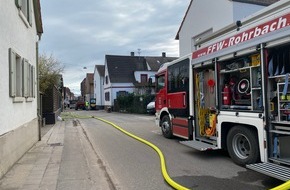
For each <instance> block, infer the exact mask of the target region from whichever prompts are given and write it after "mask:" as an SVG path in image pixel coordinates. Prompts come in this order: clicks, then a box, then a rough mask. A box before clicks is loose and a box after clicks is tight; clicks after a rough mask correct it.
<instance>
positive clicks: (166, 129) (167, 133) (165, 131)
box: [161, 115, 173, 139]
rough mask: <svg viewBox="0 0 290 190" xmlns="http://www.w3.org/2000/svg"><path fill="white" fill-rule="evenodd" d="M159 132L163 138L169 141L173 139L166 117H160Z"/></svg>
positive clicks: (167, 117)
mask: <svg viewBox="0 0 290 190" xmlns="http://www.w3.org/2000/svg"><path fill="white" fill-rule="evenodd" d="M161 130H162V134H163V136H164V137H166V138H168V139H171V138H172V137H173V134H172V127H171V122H170V118H169V116H168V115H165V116H164V117H162V120H161Z"/></svg>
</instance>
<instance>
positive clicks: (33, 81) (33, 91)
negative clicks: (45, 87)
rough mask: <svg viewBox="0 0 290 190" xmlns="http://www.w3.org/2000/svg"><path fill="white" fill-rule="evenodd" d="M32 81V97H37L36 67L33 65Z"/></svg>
mask: <svg viewBox="0 0 290 190" xmlns="http://www.w3.org/2000/svg"><path fill="white" fill-rule="evenodd" d="M31 81H32V82H31V83H32V89H31V91H32V97H33V98H35V85H36V83H35V81H36V80H35V67H32V79H31Z"/></svg>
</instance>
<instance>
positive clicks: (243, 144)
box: [232, 133, 252, 159]
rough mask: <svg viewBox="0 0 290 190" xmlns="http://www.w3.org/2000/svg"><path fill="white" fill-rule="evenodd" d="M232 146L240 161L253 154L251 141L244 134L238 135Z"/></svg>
mask: <svg viewBox="0 0 290 190" xmlns="http://www.w3.org/2000/svg"><path fill="white" fill-rule="evenodd" d="M232 142H233V143H232V146H233V150H234V152H235V154H236V155H237V156H238V157H239V158H240V159H246V158H248V157H249V155H250V153H251V149H252V147H251V144H250V141H249V139H248V138H247V137H246V136H245V135H243V134H240V133H239V134H236V135H235V136H234V138H233V141H232Z"/></svg>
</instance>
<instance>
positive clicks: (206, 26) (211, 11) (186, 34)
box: [175, 0, 279, 57]
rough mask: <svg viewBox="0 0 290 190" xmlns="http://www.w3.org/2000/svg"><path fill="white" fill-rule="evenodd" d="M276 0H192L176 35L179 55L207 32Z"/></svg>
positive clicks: (191, 48) (193, 46)
mask: <svg viewBox="0 0 290 190" xmlns="http://www.w3.org/2000/svg"><path fill="white" fill-rule="evenodd" d="M277 1H279V0H191V1H190V4H189V6H188V8H187V11H186V13H185V16H184V18H183V21H182V23H181V25H180V28H179V30H178V32H177V35H176V37H175V39H176V40H179V56H180V57H182V56H184V55H187V54H189V53H192V52H193V51H194V50H196V45H197V44H199V43H200V41H202V39H203V38H204V37H206V36H209V35H210V34H212V33H213V32H215V31H218V30H220V29H222V28H224V27H225V26H227V25H229V24H231V23H233V24H234V25H235V24H236V22H237V21H238V20H240V19H242V18H244V17H246V16H249V15H250V14H253V13H255V12H257V11H258V10H261V9H262V8H264V7H265V6H268V5H270V4H272V3H275V2H277Z"/></svg>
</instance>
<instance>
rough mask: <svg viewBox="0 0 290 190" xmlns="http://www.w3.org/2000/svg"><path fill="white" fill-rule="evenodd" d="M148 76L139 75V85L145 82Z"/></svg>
mask: <svg viewBox="0 0 290 190" xmlns="http://www.w3.org/2000/svg"><path fill="white" fill-rule="evenodd" d="M147 78H148V75H147V74H141V83H146V82H147Z"/></svg>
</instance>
